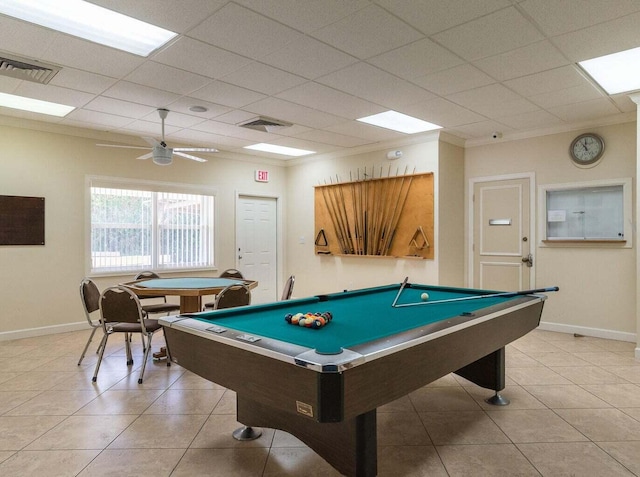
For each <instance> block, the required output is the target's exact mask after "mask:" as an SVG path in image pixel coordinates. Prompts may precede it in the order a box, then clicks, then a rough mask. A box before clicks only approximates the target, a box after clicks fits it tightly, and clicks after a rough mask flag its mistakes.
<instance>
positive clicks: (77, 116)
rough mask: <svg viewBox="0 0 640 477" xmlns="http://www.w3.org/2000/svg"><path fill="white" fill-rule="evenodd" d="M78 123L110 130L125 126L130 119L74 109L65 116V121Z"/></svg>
mask: <svg viewBox="0 0 640 477" xmlns="http://www.w3.org/2000/svg"><path fill="white" fill-rule="evenodd" d="M67 119H68V120H69V121H79V122H86V123H90V124H94V125H99V126H103V127H102V128H101V129H104V130H111V129H115V128H119V127H122V126H125V125H127V124H129V123H130V122H131V119H129V118H125V117H122V116H116V115H114V114H106V113H101V112H98V111H87V110H86V109H75V110H73V111H71V112H70V113H69V114H67V115H66V116H65V121H62V123H63V124H64V123H66V122H67V121H66V120H67Z"/></svg>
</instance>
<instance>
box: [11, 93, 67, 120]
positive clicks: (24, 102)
mask: <svg viewBox="0 0 640 477" xmlns="http://www.w3.org/2000/svg"><path fill="white" fill-rule="evenodd" d="M0 106H2V107H5V108H11V109H20V110H22V111H31V112H32V113H40V114H48V115H50V116H58V117H61V118H62V117H64V116H66V115H67V114H69V113H70V112H71V111H73V110H74V109H76V108H75V107H74V106H67V105H64V104H58V103H50V102H49V101H41V100H39V99H31V98H25V97H23V96H16V95H14V94H6V93H0Z"/></svg>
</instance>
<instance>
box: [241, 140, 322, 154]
mask: <svg viewBox="0 0 640 477" xmlns="http://www.w3.org/2000/svg"><path fill="white" fill-rule="evenodd" d="M244 148H245V149H253V150H254V151H262V152H272V153H274V154H282V155H284V156H294V157H299V156H306V155H307V154H315V152H316V151H305V150H304V149H296V148H294V147H285V146H276V145H275V144H266V143H264V142H261V143H260V144H253V145H251V146H245V147H244Z"/></svg>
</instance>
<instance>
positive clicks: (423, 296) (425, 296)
mask: <svg viewBox="0 0 640 477" xmlns="http://www.w3.org/2000/svg"><path fill="white" fill-rule="evenodd" d="M420 299H421V300H422V301H427V300H428V299H429V294H428V293H423V294H422V295H420Z"/></svg>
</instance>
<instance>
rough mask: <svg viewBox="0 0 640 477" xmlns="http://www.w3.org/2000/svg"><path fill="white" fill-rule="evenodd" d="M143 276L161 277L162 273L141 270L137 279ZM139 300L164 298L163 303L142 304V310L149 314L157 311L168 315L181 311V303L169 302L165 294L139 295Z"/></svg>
mask: <svg viewBox="0 0 640 477" xmlns="http://www.w3.org/2000/svg"><path fill="white" fill-rule="evenodd" d="M143 278H160V275H158V274H157V273H154V272H151V271H146V272H140V273H138V274H137V275H136V277H135V279H136V280H141V279H143ZM138 299H139V300H150V299H156V300H157V299H162V300H163V302H162V303H152V304H148V305H142V311H144V312H145V313H147V314H155V313H166V314H167V315H169V314H171V313H180V305H178V304H177V303H168V302H167V297H166V296H165V295H153V296H143V297H138Z"/></svg>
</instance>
